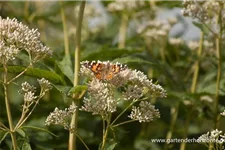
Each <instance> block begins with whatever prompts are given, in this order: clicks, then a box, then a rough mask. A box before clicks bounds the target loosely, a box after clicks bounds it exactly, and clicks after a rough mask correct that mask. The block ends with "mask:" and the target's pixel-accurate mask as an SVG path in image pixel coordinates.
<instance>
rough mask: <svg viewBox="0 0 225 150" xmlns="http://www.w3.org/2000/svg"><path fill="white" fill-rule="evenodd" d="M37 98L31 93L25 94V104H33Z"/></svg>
mask: <svg viewBox="0 0 225 150" xmlns="http://www.w3.org/2000/svg"><path fill="white" fill-rule="evenodd" d="M36 98H37V96H34V93H32V92H31V91H29V92H27V93H25V94H24V101H25V102H32V101H34V100H35V99H36Z"/></svg>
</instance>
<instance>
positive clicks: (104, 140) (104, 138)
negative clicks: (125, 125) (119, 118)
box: [101, 114, 111, 150]
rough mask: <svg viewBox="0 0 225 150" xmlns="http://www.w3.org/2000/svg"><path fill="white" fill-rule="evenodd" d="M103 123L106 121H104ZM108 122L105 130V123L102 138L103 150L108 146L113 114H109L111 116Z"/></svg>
mask: <svg viewBox="0 0 225 150" xmlns="http://www.w3.org/2000/svg"><path fill="white" fill-rule="evenodd" d="M103 121H104V120H103ZM106 122H107V126H106V129H104V126H105V123H103V137H102V146H101V150H105V144H106V140H107V136H108V132H109V129H110V122H111V114H109V116H108V117H107V120H106Z"/></svg>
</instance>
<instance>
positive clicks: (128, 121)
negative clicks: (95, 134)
mask: <svg viewBox="0 0 225 150" xmlns="http://www.w3.org/2000/svg"><path fill="white" fill-rule="evenodd" d="M135 121H137V120H127V121H124V122H121V123H118V124H116V125H113V126H112V128H114V127H118V126H120V125H124V124H127V123H131V122H135Z"/></svg>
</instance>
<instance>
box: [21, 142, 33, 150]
mask: <svg viewBox="0 0 225 150" xmlns="http://www.w3.org/2000/svg"><path fill="white" fill-rule="evenodd" d="M22 150H32V149H31V147H30V144H29V143H28V142H24V143H23V146H22Z"/></svg>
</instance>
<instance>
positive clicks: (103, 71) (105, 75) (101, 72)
mask: <svg viewBox="0 0 225 150" xmlns="http://www.w3.org/2000/svg"><path fill="white" fill-rule="evenodd" d="M84 66H86V67H87V68H89V69H90V70H91V71H92V72H93V73H94V75H95V77H96V78H97V79H99V80H111V79H112V78H113V77H114V76H115V75H116V74H117V73H119V72H120V71H122V70H124V69H126V66H123V65H121V64H119V63H116V64H112V63H109V62H100V61H98V62H95V61H92V62H86V63H84Z"/></svg>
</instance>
